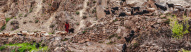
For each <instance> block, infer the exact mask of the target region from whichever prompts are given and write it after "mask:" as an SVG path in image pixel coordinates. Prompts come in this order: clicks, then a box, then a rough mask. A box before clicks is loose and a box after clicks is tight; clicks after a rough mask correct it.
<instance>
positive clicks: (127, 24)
mask: <svg viewBox="0 0 191 52" xmlns="http://www.w3.org/2000/svg"><path fill="white" fill-rule="evenodd" d="M124 25H125V26H126V27H132V26H134V25H135V24H134V23H133V21H130V20H125V21H124Z"/></svg>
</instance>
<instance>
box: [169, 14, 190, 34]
mask: <svg viewBox="0 0 191 52" xmlns="http://www.w3.org/2000/svg"><path fill="white" fill-rule="evenodd" d="M184 19H185V18H184ZM184 25H185V27H184ZM170 26H171V27H172V29H171V30H172V33H173V37H175V38H181V37H182V36H183V35H184V34H186V33H189V31H188V28H189V24H188V20H184V22H183V23H179V22H178V20H177V19H176V16H174V18H172V19H170ZM184 29H185V30H184Z"/></svg>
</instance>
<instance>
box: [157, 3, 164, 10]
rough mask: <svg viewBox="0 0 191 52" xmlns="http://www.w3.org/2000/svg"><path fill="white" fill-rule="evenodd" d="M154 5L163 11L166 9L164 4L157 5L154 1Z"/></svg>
mask: <svg viewBox="0 0 191 52" xmlns="http://www.w3.org/2000/svg"><path fill="white" fill-rule="evenodd" d="M155 5H156V6H157V8H160V9H161V10H163V11H166V10H167V8H166V7H165V6H162V5H159V4H156V3H155Z"/></svg>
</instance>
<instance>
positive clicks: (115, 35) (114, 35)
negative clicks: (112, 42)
mask: <svg viewBox="0 0 191 52" xmlns="http://www.w3.org/2000/svg"><path fill="white" fill-rule="evenodd" d="M113 37H117V34H113V35H111V36H109V39H111V38H113Z"/></svg>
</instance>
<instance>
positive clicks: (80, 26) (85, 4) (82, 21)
mask: <svg viewBox="0 0 191 52" xmlns="http://www.w3.org/2000/svg"><path fill="white" fill-rule="evenodd" d="M87 2H88V0H85V1H84V3H83V5H84V6H83V9H82V10H80V16H79V17H80V19H79V20H80V23H79V24H80V25H79V27H78V28H77V29H76V30H77V31H79V30H80V29H81V28H83V27H85V24H84V21H85V20H84V19H82V17H83V15H84V14H83V13H84V12H85V11H86V9H87Z"/></svg>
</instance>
